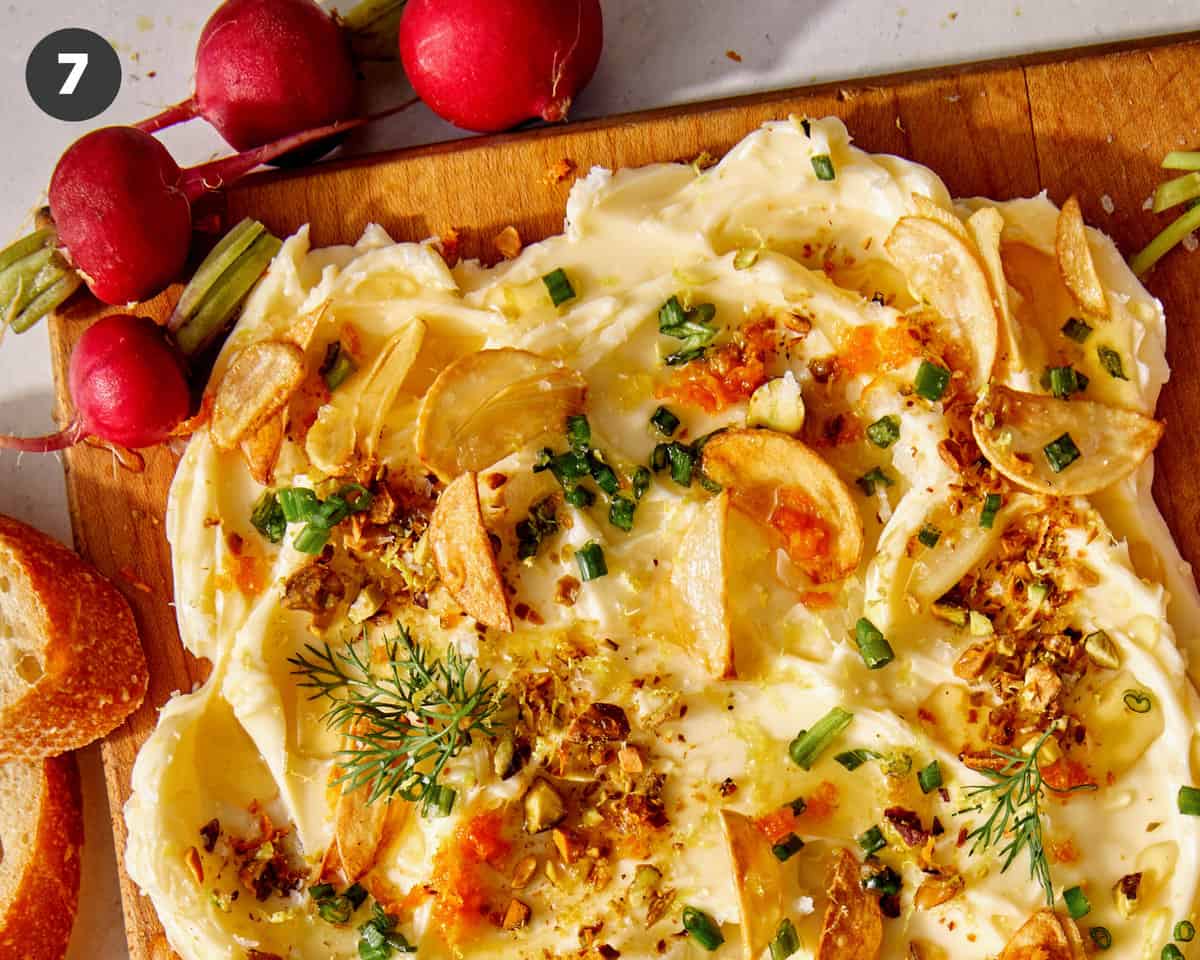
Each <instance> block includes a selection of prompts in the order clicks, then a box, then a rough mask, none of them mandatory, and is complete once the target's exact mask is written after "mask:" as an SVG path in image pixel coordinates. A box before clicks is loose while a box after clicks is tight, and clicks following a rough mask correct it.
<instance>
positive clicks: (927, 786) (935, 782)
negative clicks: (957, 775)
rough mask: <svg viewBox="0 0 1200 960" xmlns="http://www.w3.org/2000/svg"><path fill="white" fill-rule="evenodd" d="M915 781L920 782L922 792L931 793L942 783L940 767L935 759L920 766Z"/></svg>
mask: <svg viewBox="0 0 1200 960" xmlns="http://www.w3.org/2000/svg"><path fill="white" fill-rule="evenodd" d="M917 783H918V784H920V786H921V792H922V793H933V791H934V790H936V789H937V788H938V787H940V786H941V785H942V768H941V766H940V765H939V764H938V762H937V761H936V760H932V761H930V763H929V766H927V767H922V768H921V770H920V771H919V772H918V773H917Z"/></svg>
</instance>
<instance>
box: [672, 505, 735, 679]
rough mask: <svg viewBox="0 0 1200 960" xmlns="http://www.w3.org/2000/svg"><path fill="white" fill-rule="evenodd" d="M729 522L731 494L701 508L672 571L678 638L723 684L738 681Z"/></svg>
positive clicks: (680, 547) (678, 552) (683, 539)
mask: <svg viewBox="0 0 1200 960" xmlns="http://www.w3.org/2000/svg"><path fill="white" fill-rule="evenodd" d="M728 516H729V495H728V494H727V493H724V492H722V493H721V494H720V495H719V496H717V497H713V499H711V500H709V501H708V502H707V503H705V504H704V505H702V506H701V507H700V508H699V509H698V510H697V511H696V515H695V517H694V518H693V519H692V522H691V523H690V524H689V525H688V528H687V530H686V531H685V532H684V535H683V538H682V539H681V540H680V541H679V547H678V549H677V550H676V551H675V563H674V565H673V566H672V567H671V607H672V609H673V610H674V613H675V622H676V624H677V625H678V627H679V632H680V634H681V636H682V638H683V639H684V641H685V646H687V648H688V649H689V650H690V651H691V652H692V653H693V654H695V655H696V656H697V657H699V658H700V660H701V662H702V663H703V664H704V666H705V669H707V670H708V672H709V674H710V675H711V676H713V677H715V678H717V679H719V680H723V679H729V678H732V677H736V676H737V670H736V669H735V667H734V663H733V633H732V630H731V627H730V615H729V560H728V556H727V550H728V547H727V544H726V538H725V527H726V521H727V519H728Z"/></svg>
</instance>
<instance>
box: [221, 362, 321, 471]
mask: <svg viewBox="0 0 1200 960" xmlns="http://www.w3.org/2000/svg"><path fill="white" fill-rule="evenodd" d="M303 380H304V351H302V350H301V349H300V348H299V347H297V346H296V345H295V344H292V343H280V342H279V341H276V340H260V341H259V342H258V343H252V344H250V346H248V347H246V348H245V349H244V350H242V351H241V352H240V353H239V354H238V355H237V356H236V357H234V358H233V362H232V363H230V364H229V368H228V369H227V370H226V371H225V375H224V376H223V377H222V378H221V383H220V385H219V386H218V387H217V392H216V397H215V399H214V400H213V410H212V420H211V422H210V423H209V430H210V431H211V432H212V438H213V442H214V443H216V445H217V447H218V448H220V449H222V450H232V449H233V448H234V447H236V446H237V445H238V444H239V443H241V441H242V438H243V437H246V436H248V435H249V434H251V433H253V432H254V431H255V430H257V429H258V428H259V427H261V426H262V425H263V424H264V423H266V422H267V420H269V419H270V418H271V417H273V416H274V415H275V414H277V413H279V411H281V410H282V409H283V408H284V405H285V404H286V403H287V402H288V399H289V398H290V397H291V395H292V394H293V393H295V391H296V389H297V388H298V387H299V386H300V383H301V382H302V381H303Z"/></svg>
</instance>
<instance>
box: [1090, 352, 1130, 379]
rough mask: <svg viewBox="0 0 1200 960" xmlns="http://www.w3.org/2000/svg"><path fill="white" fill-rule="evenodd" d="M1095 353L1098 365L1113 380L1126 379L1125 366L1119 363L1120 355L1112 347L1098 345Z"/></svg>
mask: <svg viewBox="0 0 1200 960" xmlns="http://www.w3.org/2000/svg"><path fill="white" fill-rule="evenodd" d="M1096 355H1097V356H1098V357H1099V358H1100V366H1102V367H1103V368H1104V371H1105V373H1107V374H1108V375H1109V376H1110V377H1112V378H1113V379H1114V380H1128V379H1129V377H1127V376H1126V375H1125V366H1124V364H1122V363H1121V355H1120V354H1119V353H1117V351H1116V350H1114V349H1113V348H1112V347H1098V348H1097V349H1096Z"/></svg>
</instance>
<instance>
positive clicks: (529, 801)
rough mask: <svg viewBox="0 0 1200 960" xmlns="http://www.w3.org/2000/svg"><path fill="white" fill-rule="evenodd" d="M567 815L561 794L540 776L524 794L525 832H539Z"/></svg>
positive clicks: (559, 821)
mask: <svg viewBox="0 0 1200 960" xmlns="http://www.w3.org/2000/svg"><path fill="white" fill-rule="evenodd" d="M566 815H567V808H566V805H565V804H564V803H563V798H562V795H561V794H559V792H558V791H557V790H555V789H554V787H552V786H550V784H549V783H547V782H546V781H545V780H543V779H542V778H541V777H538V778H537V779H536V780H535V781H534V782H533V785H532V786H531V787H530V788H529V790H528V791H527V792H526V794H525V832H526V833H541V832H542V831H543V830H549V829H550V828H551V827H553V826H555V825H556V824H559V823H561V822H562V820H563V818H564V817H565V816H566Z"/></svg>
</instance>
